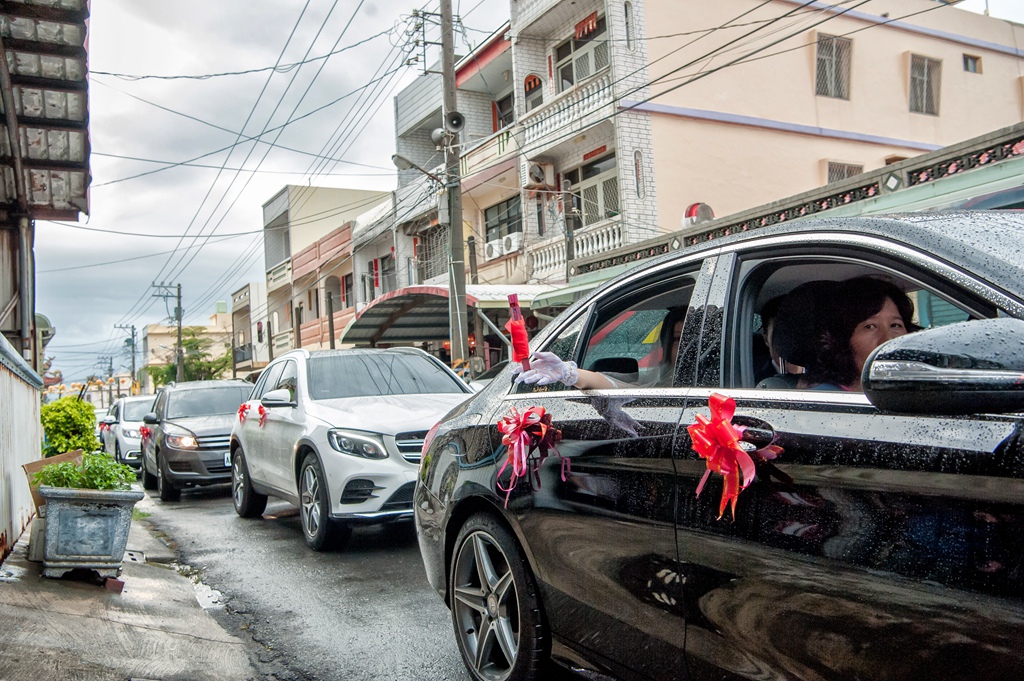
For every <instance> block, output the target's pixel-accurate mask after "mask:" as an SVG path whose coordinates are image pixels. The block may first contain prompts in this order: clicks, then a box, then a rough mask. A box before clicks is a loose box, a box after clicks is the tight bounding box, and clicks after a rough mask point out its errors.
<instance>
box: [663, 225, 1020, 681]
mask: <svg viewBox="0 0 1024 681" xmlns="http://www.w3.org/2000/svg"><path fill="white" fill-rule="evenodd" d="M782 241H783V243H781V244H780V245H779V246H778V247H779V248H780V249H781V251H780V252H784V253H785V255H784V256H780V257H779V258H774V257H773V253H774V252H773V251H771V250H768V251H757V252H744V251H743V250H742V249H736V250H735V251H734V252H732V253H726V254H724V255H722V256H721V257H720V259H719V260H720V263H719V265H720V266H719V271H718V275H717V278H716V280H715V285H713V286H712V290H711V297H710V299H709V307H713V306H720V307H721V308H722V309H723V310H724V311H725V315H724V317H723V324H722V325H721V328H719V329H716V328H715V327H712V326H708V325H706V329H712V330H713V331H715V330H717V332H718V334H717V337H714V335H713V334H712V335H711V336H709V337H708V338H706V339H704V340H702V350H704V351H705V354H704V357H703V359H704V362H705V365H704V367H703V368H702V370H701V371H700V372H699V378H698V383H700V384H701V385H702V386H704V390H703V391H701V390H698V389H695V390H694V391H692V392H691V396H692V400H691V402H690V403H688V404H687V407H686V409H685V411H684V413H683V417H682V421H681V424H680V431H679V438H678V445H679V446H678V449H677V456H678V461H677V467H678V474H679V478H680V499H679V507H678V517H679V528H678V538H679V550H680V561H681V563H680V569H681V573H682V578H683V579H684V581H685V583H686V589H687V591H686V594H685V596H686V601H685V607H686V612H687V654H688V661H689V664H690V668H691V670H692V671H693V672H694V674H695V675H696V676H698V677H700V678H714V679H731V678H799V679H830V680H831V679H837V680H838V679H940V678H973V679H1009V678H1024V649H1022V647H1021V646H1020V642H1021V641H1024V600H1022V594H1024V541H1022V540H1021V537H1022V536H1024V480H1022V477H1024V451H1022V448H1021V442H1020V431H1021V425H1022V424H1021V418H1020V417H1019V416H1012V415H1011V416H1000V415H979V416H970V417H942V416H923V417H922V416H907V415H898V414H886V413H881V412H879V411H878V410H877V409H875V408H874V407H873V406H871V404H870V403H869V402H868V401H867V399H866V397H864V395H863V394H854V393H844V392H822V391H814V390H777V389H776V390H764V389H756V388H753V387H752V386H753V384H754V381H753V379H752V378H751V376H752V372H751V366H752V360H751V359H750V357H749V355H750V354H751V343H750V335H751V334H750V332H751V328H752V327H751V317H752V316H753V315H752V311H753V309H754V305H755V303H754V300H755V299H756V298H757V296H758V292H757V290H758V289H759V288H761V287H768V286H771V285H775V284H779V283H780V282H789V283H791V284H792V283H795V282H797V281H799V280H800V278H801V277H804V278H807V277H810V278H812V279H813V278H821V279H835V278H842V276H843V273H844V272H847V273H852V274H863V273H865V272H876V273H878V274H879V275H884V276H887V277H890V278H893V279H895V280H897V281H898V282H900V283H901V284H902V285H903V286H904V287H905V288H906V289H908V290H912V292H913V293H914V294H915V296H916V299H917V300H918V303H919V304H920V303H921V301H922V300H924V299H925V297H926V296H934V297H935V298H941V299H942V300H947V301H958V302H959V304H960V305H961V307H956V306H951V307H950V311H952V312H957V311H958V310H959V311H962V312H963V314H964V315H966V316H983V315H987V314H996V313H997V311H999V312H1002V313H1006V312H1008V311H1009V312H1010V313H1012V314H1015V315H1020V314H1021V307H1020V305H1019V302H1016V301H1011V300H1008V299H1006V298H1005V296H1003V295H1002V294H1001V293H998V292H994V291H993V292H989V295H987V296H986V295H985V294H984V288H985V287H984V284H983V282H978V281H975V282H973V283H971V284H970V285H967V284H963V282H964V280H963V278H962V274H961V275H960V276H958V277H957V276H954V273H952V272H946V271H945V270H944V269H943V267H944V266H942V265H940V264H936V263H929V262H927V256H923V255H921V256H920V257H919V258H918V257H916V256H914V257H912V256H910V255H907V256H906V258H905V259H900V258H898V257H895V256H894V255H893V253H892V249H882V248H881V247H879V249H878V250H877V251H873V250H872V248H871V244H865V243H863V240H861V243H859V244H858V245H857V248H850V249H844V248H843V247H841V244H840V245H837V244H836V242H835V241H833V242H831V243H830V244H829V245H828V246H826V245H824V244H822V245H821V246H816V245H815V244H813V243H808V241H807V239H806V237H805V238H804V240H803V241H802V242H801V245H800V247H799V248H796V249H791V250H788V251H787V250H786V248H785V247H786V244H785V240H782ZM816 249H817V250H816ZM883 250H885V251H887V252H886V253H884V254H883V253H882V251H883ZM780 273H781V274H780ZM944 274H945V275H946V276H943V275H944ZM773 277H774V279H773ZM955 280H956V281H957V282H958V283H954V281H955ZM773 282H775V284H773ZM961 285H962V286H963V288H958V287H959V286H961ZM915 287H917V288H916V289H915ZM968 287H969V288H970V289H971V292H970V293H968V292H967V291H966V290H965V289H966V288H968ZM922 292H923V293H922ZM979 294H980V295H979ZM947 304H948V303H947ZM950 305H951V304H950ZM953 316H956V315H955V314H954V315H953ZM713 391H717V392H720V393H724V394H726V395H728V396H730V397H733V398H734V399H735V402H736V417H735V419H734V422H735V423H737V424H741V425H747V426H752V427H756V428H758V429H760V435H761V436H764V434H765V433H770V434H773V435H774V438H775V442H776V444H777V445H779V446H781V448H782V450H783V451H782V453H781V454H780V455H779V456H778V457H777V458H776V459H775V460H774V461H770V462H766V463H758V464H757V478H756V480H755V481H754V482H753V483H752V484H751V485H750V486H749V487H748V488H747V489H745V490H744V491H742V492H741V493H740V496H739V499H738V503H737V506H736V512H735V519H733V518H732V517H731V514H730V513H729V511H728V510H727V511H726V513H725V515H724V516H723V517H722V518H718V509H719V499H720V494H721V492H722V483H721V476H719V475H717V474H712V476H711V480H709V482H708V483H707V484H706V485H705V487H704V489H703V491H702V493H701V494H700V496H698V495H697V494H696V490H697V486H698V484H699V481H700V479H701V477H702V476H703V475H704V472H705V470H706V467H705V463H704V461H703V460H702V459H700V458H699V457H698V456H697V455H696V454H695V453H694V452H693V451H692V450H691V449H690V445H691V444H692V443H691V441H690V439H689V435H688V433H687V431H686V426H687V425H689V424H691V423H693V422H694V421H695V417H696V414H697V413H704V414H707V413H708V406H707V404H708V403H707V400H708V398H709V397H710V395H711V393H712V392H713ZM760 440H761V442H764V441H765V438H764V437H760Z"/></svg>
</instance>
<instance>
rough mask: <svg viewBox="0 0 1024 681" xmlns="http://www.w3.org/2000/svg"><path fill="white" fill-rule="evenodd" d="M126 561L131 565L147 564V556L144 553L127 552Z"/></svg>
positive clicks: (125, 554)
mask: <svg viewBox="0 0 1024 681" xmlns="http://www.w3.org/2000/svg"><path fill="white" fill-rule="evenodd" d="M124 559H125V560H127V561H129V562H131V563H145V562H146V554H145V553H143V552H142V551H125V552H124Z"/></svg>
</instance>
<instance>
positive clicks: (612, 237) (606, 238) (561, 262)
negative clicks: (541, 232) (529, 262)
mask: <svg viewBox="0 0 1024 681" xmlns="http://www.w3.org/2000/svg"><path fill="white" fill-rule="evenodd" d="M622 245H623V239H622V222H621V221H620V220H619V218H617V217H614V218H610V219H609V220H605V221H602V222H599V223H597V224H596V225H593V226H591V227H587V228H586V229H584V230H580V231H578V232H576V233H575V234H574V235H573V249H574V254H573V255H574V256H575V257H576V258H590V257H593V256H595V255H600V254H602V253H607V252H608V251H613V250H615V249H616V248H619V247H620V246H622ZM530 257H532V258H533V277H534V278H535V279H540V280H544V279H546V278H547V279H553V278H558V277H564V276H565V237H563V236H556V237H552V238H551V239H548V240H546V241H543V242H541V243H540V244H538V245H537V246H535V247H534V248H533V249H531V251H530Z"/></svg>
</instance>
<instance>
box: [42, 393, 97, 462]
mask: <svg viewBox="0 0 1024 681" xmlns="http://www.w3.org/2000/svg"><path fill="white" fill-rule="evenodd" d="M40 414H41V419H42V422H43V434H44V435H45V439H44V441H43V456H53V455H55V454H63V453H64V452H70V451H72V450H75V449H81V450H82V451H84V452H92V451H95V450H97V449H99V448H100V443H99V440H97V439H96V410H95V409H94V408H93V406H92V405H91V404H89V403H88V402H84V401H82V400H80V399H78V398H77V397H74V396H68V397H62V398H60V399H59V400H55V401H53V402H50V403H49V404H47V405H43V408H42V410H41V412H40Z"/></svg>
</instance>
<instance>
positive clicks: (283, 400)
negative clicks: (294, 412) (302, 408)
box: [260, 388, 295, 408]
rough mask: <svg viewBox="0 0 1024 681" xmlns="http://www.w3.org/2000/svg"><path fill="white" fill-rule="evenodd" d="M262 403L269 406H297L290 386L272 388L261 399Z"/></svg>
mask: <svg viewBox="0 0 1024 681" xmlns="http://www.w3.org/2000/svg"><path fill="white" fill-rule="evenodd" d="M260 404H262V405H263V406H264V407H267V408H273V407H294V406H295V402H294V401H293V400H292V394H291V392H290V391H289V390H288V388H278V389H277V390H271V391H270V392H268V393H267V394H266V395H264V396H263V397H262V398H261V399H260Z"/></svg>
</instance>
